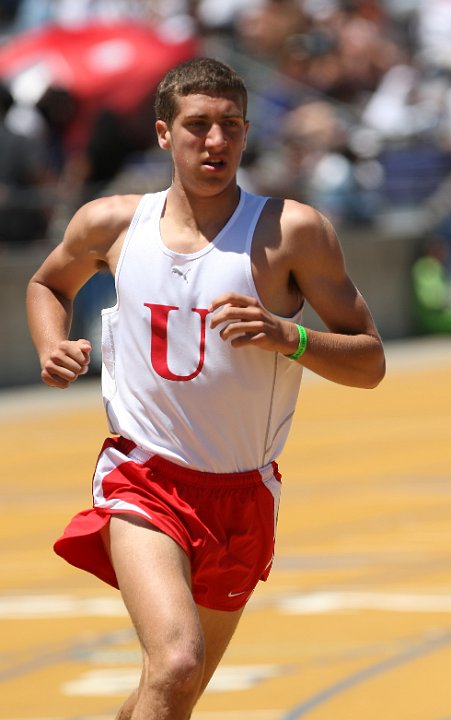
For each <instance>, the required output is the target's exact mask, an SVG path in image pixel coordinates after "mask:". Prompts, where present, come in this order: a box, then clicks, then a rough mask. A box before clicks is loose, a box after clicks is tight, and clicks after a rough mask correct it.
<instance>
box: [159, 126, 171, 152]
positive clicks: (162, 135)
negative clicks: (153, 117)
mask: <svg viewBox="0 0 451 720" xmlns="http://www.w3.org/2000/svg"><path fill="white" fill-rule="evenodd" d="M155 130H156V131H157V139H158V144H159V146H160V147H161V148H162V149H163V150H170V149H171V132H170V130H169V128H168V126H167V125H166V123H165V122H164V120H157V121H156V123H155Z"/></svg>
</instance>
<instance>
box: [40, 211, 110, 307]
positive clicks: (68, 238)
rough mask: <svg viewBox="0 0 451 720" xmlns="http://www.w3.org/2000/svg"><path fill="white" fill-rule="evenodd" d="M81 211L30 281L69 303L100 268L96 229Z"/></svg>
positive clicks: (102, 260) (102, 258) (97, 232)
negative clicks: (46, 288) (67, 300)
mask: <svg viewBox="0 0 451 720" xmlns="http://www.w3.org/2000/svg"><path fill="white" fill-rule="evenodd" d="M86 216H87V213H86V212H85V211H84V210H82V211H78V213H77V214H76V215H75V216H74V218H73V219H72V220H71V221H70V223H69V225H68V226H67V229H66V232H65V235H64V238H63V240H62V242H61V243H60V244H59V245H58V246H57V247H56V248H55V249H54V250H53V251H52V252H51V253H50V255H49V256H48V257H47V258H46V260H45V261H44V262H43V264H42V265H41V267H40V268H39V269H38V270H37V272H36V273H35V274H34V276H33V278H32V282H35V283H38V284H41V285H43V286H45V287H48V288H49V289H50V290H52V291H53V292H54V293H55V294H57V295H61V296H62V297H65V298H67V299H69V300H72V299H73V298H74V297H75V295H76V294H77V292H78V291H79V289H80V288H81V287H82V286H83V285H84V284H85V283H86V282H87V281H88V280H89V278H90V277H92V276H93V275H95V273H96V272H97V271H98V270H100V269H101V267H102V265H104V257H103V255H102V252H101V251H99V248H101V244H100V242H99V239H98V236H99V231H98V229H97V228H96V227H95V226H93V225H92V223H90V222H89V220H87V217H86Z"/></svg>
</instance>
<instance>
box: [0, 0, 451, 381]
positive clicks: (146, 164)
mask: <svg viewBox="0 0 451 720" xmlns="http://www.w3.org/2000/svg"><path fill="white" fill-rule="evenodd" d="M199 54H200V55H212V56H215V57H217V58H219V59H221V60H223V61H225V62H228V63H230V64H231V65H232V66H234V67H235V68H236V69H237V70H238V71H239V72H240V74H242V75H243V77H244V78H245V81H246V83H247V85H248V88H249V92H250V110H249V117H250V120H251V133H250V141H249V144H248V148H247V150H246V154H245V156H244V158H243V164H242V168H241V170H240V175H239V182H240V184H241V186H242V187H243V188H245V189H247V190H250V191H253V192H257V193H261V194H271V195H276V196H285V197H291V198H294V199H296V200H299V201H301V202H306V203H309V204H311V205H313V206H315V207H316V208H318V209H319V210H320V211H322V212H323V213H324V214H325V215H327V216H328V217H329V218H330V219H331V220H332V222H333V223H334V225H335V227H336V229H337V231H338V233H339V236H340V239H341V242H342V245H343V247H344V251H345V255H346V258H347V262H348V269H349V272H350V274H351V276H352V277H353V279H354V281H355V282H356V284H357V285H358V287H359V288H360V289H361V291H362V292H363V293H364V295H365V297H366V298H367V300H368V302H369V305H370V307H371V310H372V312H373V314H374V316H375V319H376V322H377V324H378V327H379V329H380V332H381V334H382V336H383V338H384V340H398V339H405V338H412V337H416V336H419V335H425V334H428V335H430V334H432V335H444V334H447V335H449V334H450V333H451V0H383V1H382V0H380V1H379V2H376V0H222V1H221V2H220V3H219V2H217V0H164V2H163V0H127V1H125V0H0V301H1V304H2V308H3V312H2V313H1V317H0V338H1V350H0V388H6V387H14V386H18V385H26V384H30V383H34V382H37V381H38V379H39V369H38V364H37V359H36V357H35V353H34V349H33V347H32V345H31V341H30V339H29V337H28V329H27V325H26V318H25V307H24V295H25V287H26V283H27V282H28V279H29V278H30V276H31V274H32V273H33V272H34V270H35V269H36V267H37V266H38V265H39V264H40V263H41V261H42V260H43V258H44V257H45V256H46V255H47V254H48V252H49V251H50V249H51V248H52V247H53V246H54V245H55V244H57V243H58V242H59V241H60V240H61V238H62V234H63V232H64V229H65V226H66V224H67V222H68V220H69V219H70V217H71V216H72V215H73V213H74V212H75V211H76V210H77V208H78V207H79V206H80V205H81V204H83V203H84V202H86V201H88V200H90V199H93V198H95V197H97V196H99V195H108V194H112V193H116V192H119V193H122V192H127V193H128V192H138V193H141V192H146V191H151V192H152V191H156V190H160V189H162V188H164V187H166V186H167V185H168V184H169V182H170V165H169V158H168V157H167V155H166V154H165V153H162V152H161V151H160V150H159V149H158V148H157V146H156V142H155V134H154V126H153V125H154V117H153V95H154V91H155V88H156V85H157V83H158V81H159V79H160V77H161V76H162V75H163V74H164V73H165V72H166V71H167V70H168V69H169V68H170V67H172V66H173V65H175V64H177V63H178V62H179V61H181V60H183V59H186V58H188V57H191V56H193V55H199ZM112 303H114V290H113V285H112V281H111V278H109V277H108V276H105V275H98V276H96V277H95V278H93V279H92V281H90V282H89V283H88V284H87V285H86V287H85V288H84V289H83V291H82V292H81V293H80V295H79V297H78V299H77V306H76V313H75V321H74V328H73V333H74V335H77V336H87V337H89V338H91V339H92V340H93V342H94V347H95V351H94V355H93V365H92V371H91V372H93V373H97V372H98V371H99V365H100V358H99V347H98V336H99V309H100V308H101V307H104V306H107V305H111V304H112ZM307 315H308V317H307V319H306V323H307V324H311V325H319V324H320V321H319V320H318V318H316V317H315V315H314V313H313V312H312V311H311V310H310V309H307Z"/></svg>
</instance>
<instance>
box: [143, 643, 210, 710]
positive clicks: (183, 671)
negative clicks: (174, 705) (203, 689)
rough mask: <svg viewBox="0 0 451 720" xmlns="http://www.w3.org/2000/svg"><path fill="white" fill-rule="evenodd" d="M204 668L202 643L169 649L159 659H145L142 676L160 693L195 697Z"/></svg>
mask: <svg viewBox="0 0 451 720" xmlns="http://www.w3.org/2000/svg"><path fill="white" fill-rule="evenodd" d="M204 667H205V650H204V646H203V643H202V642H198V643H195V644H193V645H191V646H180V645H175V646H172V647H169V648H167V649H166V650H165V652H164V653H163V654H162V656H160V657H159V658H155V657H154V658H147V659H145V662H144V676H145V677H147V679H148V682H149V683H150V684H151V685H154V686H155V685H156V686H157V687H158V689H159V691H160V692H163V693H164V691H165V690H166V691H169V692H170V693H171V694H172V696H174V695H177V696H179V697H190V696H196V695H197V693H198V691H199V687H200V685H201V683H202V678H203V674H204Z"/></svg>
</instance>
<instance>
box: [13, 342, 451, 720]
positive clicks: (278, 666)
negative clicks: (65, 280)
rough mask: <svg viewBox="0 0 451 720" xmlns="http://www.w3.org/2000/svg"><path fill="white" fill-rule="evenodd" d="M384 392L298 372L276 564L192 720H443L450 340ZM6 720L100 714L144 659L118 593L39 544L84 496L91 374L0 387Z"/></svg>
mask: <svg viewBox="0 0 451 720" xmlns="http://www.w3.org/2000/svg"><path fill="white" fill-rule="evenodd" d="M387 352H388V360H389V363H388V375H387V378H386V380H385V381H384V383H383V384H382V385H381V386H380V387H379V388H378V389H376V390H374V391H371V392H368V391H361V390H354V389H349V388H343V387H339V386H335V385H332V384H330V383H326V382H325V381H322V380H319V379H317V378H314V377H313V376H312V375H307V376H306V378H305V383H304V386H303V389H302V391H301V396H300V401H299V404H298V410H297V413H296V417H295V421H294V426H293V430H292V433H291V439H290V441H289V444H288V446H287V448H286V450H285V452H284V454H283V456H282V458H281V459H280V466H281V470H282V473H283V476H284V489H283V497H282V506H281V511H280V516H279V532H278V542H277V561H276V563H275V566H274V569H273V572H272V574H271V576H270V579H269V581H268V583H266V584H261V585H260V587H259V588H258V590H257V591H256V593H255V595H254V597H253V599H252V601H251V603H250V605H249V607H248V610H247V614H246V615H245V616H244V619H243V621H242V624H241V626H240V627H239V629H238V631H237V634H236V636H235V638H234V640H233V642H232V644H231V646H230V648H229V650H228V652H227V654H226V657H225V658H224V661H223V663H222V665H221V668H220V669H219V670H218V672H217V674H216V676H215V678H214V679H213V681H212V683H211V685H210V687H209V689H208V692H207V693H206V694H205V696H204V697H203V699H202V700H201V702H200V703H199V706H198V708H197V710H196V712H195V714H194V716H193V720H298V718H308V719H309V720H331V718H333V720H381V718H383V720H451V683H450V681H449V677H450V671H451V469H450V468H451V340H447V339H444V340H440V341H437V340H429V341H409V342H407V343H402V344H392V345H389V346H388V348H387ZM0 430H1V434H0V450H1V452H0V478H1V484H0V520H1V522H0V536H1V544H0V567H1V569H2V572H1V574H0V683H1V685H0V720H75V719H77V720H109V719H111V718H114V714H115V710H116V709H117V708H118V706H119V705H120V702H121V699H122V698H123V697H124V696H125V695H127V694H128V692H129V691H130V690H131V689H132V688H133V687H134V686H135V683H136V681H137V677H138V673H139V665H140V654H139V649H138V645H137V642H136V639H135V636H134V633H133V631H132V630H131V629H130V623H129V620H128V618H127V616H126V614H125V612H124V610H123V606H122V603H121V600H120V597H119V595H118V593H116V592H114V591H113V590H110V589H109V588H107V587H103V586H102V584H101V583H100V582H99V581H97V580H96V579H94V578H91V577H90V576H89V575H86V574H84V573H82V572H80V571H77V570H75V569H73V568H71V567H70V566H66V565H65V563H64V562H63V561H61V560H60V559H59V558H57V557H56V556H54V555H53V553H52V551H51V545H52V542H53V540H54V539H55V537H56V536H57V535H59V533H60V531H61V529H62V528H63V526H64V525H65V524H66V522H67V520H68V519H69V517H70V516H71V515H72V514H74V513H75V512H77V511H78V510H79V509H81V508H83V507H88V506H89V504H90V476H91V472H92V467H93V462H94V459H95V456H96V453H97V451H98V449H99V447H100V443H101V441H102V440H103V438H104V436H105V435H106V434H107V433H106V426H105V421H104V417H103V410H102V408H101V402H100V396H99V390H98V382H97V381H95V380H89V379H88V380H82V381H79V384H78V387H76V386H74V387H73V388H71V389H70V390H68V391H65V392H60V391H53V390H50V389H47V388H44V387H40V386H39V387H35V388H31V389H28V390H22V391H14V392H13V391H11V392H3V393H1V394H0Z"/></svg>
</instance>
